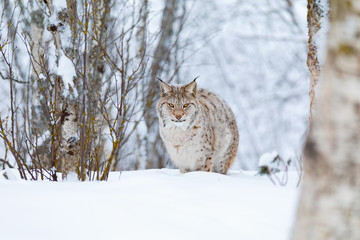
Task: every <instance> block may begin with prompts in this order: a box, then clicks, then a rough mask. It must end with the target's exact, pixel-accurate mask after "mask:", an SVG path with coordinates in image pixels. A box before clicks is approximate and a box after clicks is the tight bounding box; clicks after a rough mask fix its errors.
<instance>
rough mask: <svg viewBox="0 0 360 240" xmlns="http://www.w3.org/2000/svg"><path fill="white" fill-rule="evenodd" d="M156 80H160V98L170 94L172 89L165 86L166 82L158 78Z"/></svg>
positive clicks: (167, 85)
mask: <svg viewBox="0 0 360 240" xmlns="http://www.w3.org/2000/svg"><path fill="white" fill-rule="evenodd" d="M157 79H159V80H160V90H161V97H164V96H165V95H166V94H168V93H169V92H172V88H171V87H170V86H169V84H167V83H166V82H164V81H163V80H161V79H160V78H157Z"/></svg>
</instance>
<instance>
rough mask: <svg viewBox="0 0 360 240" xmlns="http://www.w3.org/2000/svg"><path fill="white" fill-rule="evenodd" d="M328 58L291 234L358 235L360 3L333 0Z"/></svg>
mask: <svg viewBox="0 0 360 240" xmlns="http://www.w3.org/2000/svg"><path fill="white" fill-rule="evenodd" d="M330 7H331V11H330V15H331V16H330V21H331V26H330V32H329V39H328V49H327V59H326V63H325V66H324V69H323V73H322V81H321V82H320V83H319V93H318V94H317V103H316V105H315V108H314V110H315V111H314V117H313V119H312V125H311V129H310V133H309V136H308V139H307V143H306V146H305V150H304V154H305V177H304V181H303V186H302V193H301V197H300V202H299V208H298V216H297V219H296V223H295V226H294V232H293V236H292V239H296V240H312V239H314V240H315V239H316V240H323V239H324V240H325V239H326V240H331V239H339V240H340V239H341V240H343V239H347V240H349V239H354V240H355V239H360V174H359V172H360V44H359V43H360V4H359V1H358V0H349V1H336V0H332V1H330Z"/></svg>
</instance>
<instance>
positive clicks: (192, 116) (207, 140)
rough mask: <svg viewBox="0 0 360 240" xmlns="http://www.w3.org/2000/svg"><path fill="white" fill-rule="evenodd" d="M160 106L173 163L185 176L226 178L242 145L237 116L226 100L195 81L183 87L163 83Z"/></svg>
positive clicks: (161, 119)
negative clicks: (193, 173)
mask: <svg viewBox="0 0 360 240" xmlns="http://www.w3.org/2000/svg"><path fill="white" fill-rule="evenodd" d="M160 89H161V98H160V101H159V103H158V104H157V113H158V117H159V129H160V136H161V138H162V140H163V141H164V143H165V146H166V149H167V151H168V153H169V155H170V158H171V160H172V161H173V162H174V164H175V165H176V166H177V167H178V168H179V169H180V171H181V172H182V173H185V172H189V171H211V172H217V173H222V174H226V172H227V170H228V169H229V167H230V166H231V164H232V163H233V161H234V159H235V156H236V152H237V149H238V144H239V133H238V129H237V125H236V120H235V117H234V114H233V113H232V111H231V109H230V107H229V106H228V105H227V104H226V103H225V101H224V100H222V99H221V98H219V97H218V96H217V95H216V94H214V93H212V92H209V91H207V90H205V89H197V85H196V82H195V80H194V81H192V82H191V83H189V84H187V85H184V86H172V85H168V84H167V83H165V82H163V81H161V83H160Z"/></svg>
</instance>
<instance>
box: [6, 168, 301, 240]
mask: <svg viewBox="0 0 360 240" xmlns="http://www.w3.org/2000/svg"><path fill="white" fill-rule="evenodd" d="M15 173H16V172H13V175H16V174H15ZM0 176H2V172H0ZM296 182H297V174H296V173H290V182H289V183H288V185H287V186H286V187H280V186H274V185H273V184H272V183H271V182H270V181H269V179H268V178H266V177H259V176H255V173H254V172H239V171H233V172H230V173H229V174H228V175H226V176H225V175H221V174H216V173H207V172H191V173H187V174H181V173H180V172H179V171H178V170H174V169H158V170H142V171H126V172H122V173H121V174H120V173H119V172H113V173H111V175H110V180H109V181H108V182H69V181H66V182H46V181H38V182H32V181H23V180H16V181H8V180H3V179H2V180H1V177H0V191H1V197H0V213H1V217H0V238H1V239H12V240H16V239H21V240H24V239H25V240H32V239H36V240H41V239H54V240H56V239H62V240H63V239H120V238H121V239H244V240H257V239H259V240H263V239H267V240H282V239H288V238H289V234H290V231H291V225H292V222H293V218H294V213H295V208H296V200H297V196H298V189H297V188H296V187H295V185H296Z"/></svg>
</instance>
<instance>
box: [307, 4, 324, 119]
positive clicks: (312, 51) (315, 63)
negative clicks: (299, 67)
mask: <svg viewBox="0 0 360 240" xmlns="http://www.w3.org/2000/svg"><path fill="white" fill-rule="evenodd" d="M320 1H321V0H308V4H307V8H308V15H307V23H308V30H309V32H308V34H309V40H308V56H307V66H308V68H309V72H310V89H309V96H310V112H309V119H311V117H312V109H313V105H314V100H315V86H316V84H317V83H318V81H319V77H320V64H319V59H318V54H317V45H316V42H315V39H314V38H315V35H316V33H317V32H318V31H319V30H320V28H321V22H320V19H321V17H322V10H321V8H320V6H319V2H320Z"/></svg>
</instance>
